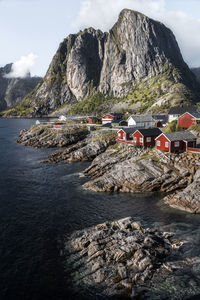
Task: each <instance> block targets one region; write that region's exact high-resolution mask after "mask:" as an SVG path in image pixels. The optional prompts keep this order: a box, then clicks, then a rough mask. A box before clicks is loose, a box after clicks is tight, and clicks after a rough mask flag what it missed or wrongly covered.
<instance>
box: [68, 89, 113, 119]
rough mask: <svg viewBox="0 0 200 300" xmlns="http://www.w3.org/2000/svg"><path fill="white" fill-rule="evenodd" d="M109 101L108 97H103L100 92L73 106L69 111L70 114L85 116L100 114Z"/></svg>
mask: <svg viewBox="0 0 200 300" xmlns="http://www.w3.org/2000/svg"><path fill="white" fill-rule="evenodd" d="M110 101H111V98H110V97H105V96H104V95H103V94H102V93H100V92H93V93H92V94H91V95H90V96H89V97H87V98H85V99H84V100H82V101H81V102H79V103H77V104H75V105H74V106H73V108H72V109H71V110H70V113H72V114H79V115H87V114H93V113H96V114H98V113H99V114H100V113H101V112H102V111H104V109H105V108H106V106H107V105H108V102H110Z"/></svg>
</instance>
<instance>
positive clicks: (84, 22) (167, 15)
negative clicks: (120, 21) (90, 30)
mask: <svg viewBox="0 0 200 300" xmlns="http://www.w3.org/2000/svg"><path fill="white" fill-rule="evenodd" d="M123 8H129V9H134V10H137V11H140V12H142V13H144V14H145V15H147V16H149V17H151V18H153V19H155V20H158V21H161V22H163V23H164V24H165V25H166V26H167V27H169V28H170V29H171V30H172V31H173V32H174V34H175V36H176V39H177V41H178V44H179V46H180V48H181V52H182V54H183V57H184V59H185V60H186V62H187V63H188V64H189V65H190V66H193V67H194V66H200V55H199V53H200V35H199V32H200V20H199V19H197V18H193V17H191V16H190V15H188V14H186V13H184V12H182V11H181V8H180V11H167V10H166V0H82V1H81V6H80V11H79V14H78V18H77V20H76V21H75V24H74V25H75V27H76V28H78V29H80V28H81V29H84V28H87V27H94V28H96V29H101V30H102V31H108V30H109V29H110V28H111V27H112V26H113V25H114V23H115V22H116V20H117V17H118V15H119V12H120V11H121V10H122V9H123Z"/></svg>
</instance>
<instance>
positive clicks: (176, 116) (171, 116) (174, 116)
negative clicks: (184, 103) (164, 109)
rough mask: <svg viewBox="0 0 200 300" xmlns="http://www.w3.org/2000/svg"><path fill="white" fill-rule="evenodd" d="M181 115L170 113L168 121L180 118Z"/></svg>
mask: <svg viewBox="0 0 200 300" xmlns="http://www.w3.org/2000/svg"><path fill="white" fill-rule="evenodd" d="M178 117H179V115H168V122H172V121H174V120H178Z"/></svg>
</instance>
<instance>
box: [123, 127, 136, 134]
mask: <svg viewBox="0 0 200 300" xmlns="http://www.w3.org/2000/svg"><path fill="white" fill-rule="evenodd" d="M137 129H138V128H136V127H129V128H123V129H122V130H123V131H124V132H126V133H134V132H135V131H136V130H137Z"/></svg>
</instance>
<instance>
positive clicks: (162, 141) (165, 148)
mask: <svg viewBox="0 0 200 300" xmlns="http://www.w3.org/2000/svg"><path fill="white" fill-rule="evenodd" d="M158 141H160V146H158ZM166 142H168V146H166V144H165V143H166ZM156 148H157V149H159V150H163V151H168V152H169V149H170V141H168V139H167V138H166V137H165V136H164V135H163V134H162V135H161V136H159V138H157V139H156Z"/></svg>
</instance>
